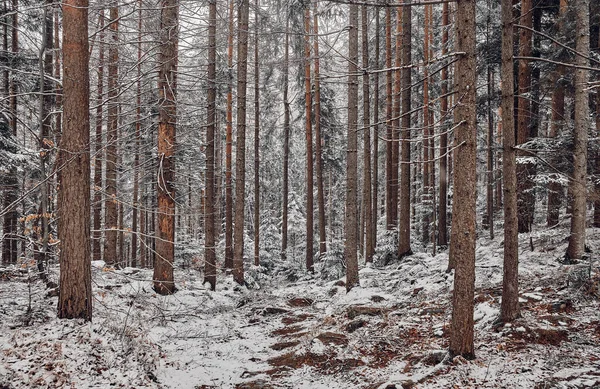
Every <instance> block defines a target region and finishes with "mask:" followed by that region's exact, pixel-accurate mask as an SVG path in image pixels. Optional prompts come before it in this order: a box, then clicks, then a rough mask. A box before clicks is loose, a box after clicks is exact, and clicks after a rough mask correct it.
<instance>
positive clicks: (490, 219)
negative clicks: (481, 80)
mask: <svg viewBox="0 0 600 389" xmlns="http://www.w3.org/2000/svg"><path fill="white" fill-rule="evenodd" d="M493 79H494V75H493V72H492V69H491V66H489V65H488V69H487V81H488V87H487V93H488V100H487V122H488V123H487V124H488V134H487V173H486V179H487V186H486V191H487V193H486V216H485V218H484V221H485V223H483V227H484V228H486V227H487V229H489V230H490V239H494V117H493V113H492V112H493V111H492V100H493V97H492V93H493V88H492V85H493Z"/></svg>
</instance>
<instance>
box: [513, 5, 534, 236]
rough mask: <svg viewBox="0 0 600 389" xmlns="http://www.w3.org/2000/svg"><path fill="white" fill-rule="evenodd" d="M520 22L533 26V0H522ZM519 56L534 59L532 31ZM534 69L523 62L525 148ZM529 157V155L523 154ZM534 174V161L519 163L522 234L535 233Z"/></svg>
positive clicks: (521, 136) (520, 134)
mask: <svg viewBox="0 0 600 389" xmlns="http://www.w3.org/2000/svg"><path fill="white" fill-rule="evenodd" d="M519 23H520V24H521V25H523V26H525V27H529V28H531V27H532V26H533V4H532V0H521V16H520V20H519ZM519 33H520V36H519V56H522V57H530V56H531V39H532V32H531V30H527V29H520V31H519ZM530 92H531V68H530V67H529V61H526V60H520V61H519V98H518V110H517V144H519V145H521V144H523V143H525V142H527V141H529V140H531V103H530V98H531V97H530V96H529V94H530ZM521 156H525V155H521ZM533 174H535V165H534V164H533V163H532V162H525V161H523V162H519V163H518V164H517V179H518V181H519V186H518V188H517V199H518V203H517V207H518V217H519V232H529V231H531V225H532V224H533V208H534V205H535V196H534V194H533V190H534V188H533V178H532V176H533Z"/></svg>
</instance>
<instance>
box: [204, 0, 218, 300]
mask: <svg viewBox="0 0 600 389" xmlns="http://www.w3.org/2000/svg"><path fill="white" fill-rule="evenodd" d="M216 33H217V0H210V1H209V3H208V93H207V96H208V101H207V105H208V110H207V111H208V112H207V116H206V183H205V186H206V202H205V205H204V212H205V216H204V220H205V223H204V224H205V228H206V236H205V239H204V282H208V283H209V284H210V289H211V290H213V291H214V290H215V289H216V286H217V253H216V250H215V245H216V239H215V238H216V230H215V211H216V210H215V207H214V203H215V122H216V120H217V113H216V107H215V103H216V98H217V82H216V78H217V67H216V62H217V39H216Z"/></svg>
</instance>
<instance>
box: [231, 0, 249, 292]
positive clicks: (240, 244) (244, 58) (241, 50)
mask: <svg viewBox="0 0 600 389" xmlns="http://www.w3.org/2000/svg"><path fill="white" fill-rule="evenodd" d="M248 12H249V5H248V0H240V3H239V8H238V55H237V57H238V62H237V74H238V84H237V103H238V104H237V145H236V157H235V158H236V160H235V169H236V185H235V198H236V202H235V230H234V236H233V239H234V242H233V244H234V247H233V279H234V281H235V282H237V283H238V284H240V285H243V284H244V205H245V183H246V86H247V83H248Z"/></svg>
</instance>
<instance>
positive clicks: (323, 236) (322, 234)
mask: <svg viewBox="0 0 600 389" xmlns="http://www.w3.org/2000/svg"><path fill="white" fill-rule="evenodd" d="M318 10H319V2H318V0H314V2H313V31H314V34H315V36H314V43H313V49H314V57H315V160H316V172H317V204H318V208H319V256H320V257H322V256H323V255H324V254H325V252H326V251H327V231H326V225H325V190H324V188H323V158H322V151H321V142H322V141H323V139H322V137H321V80H320V77H321V70H320V69H321V66H320V62H321V61H320V58H319V18H318Z"/></svg>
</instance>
